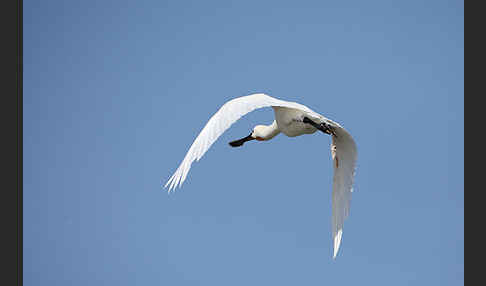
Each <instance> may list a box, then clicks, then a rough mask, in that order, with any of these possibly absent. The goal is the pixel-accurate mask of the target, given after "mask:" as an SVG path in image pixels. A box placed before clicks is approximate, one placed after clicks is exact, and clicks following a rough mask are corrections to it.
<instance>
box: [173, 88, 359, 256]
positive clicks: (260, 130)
mask: <svg viewBox="0 0 486 286" xmlns="http://www.w3.org/2000/svg"><path fill="white" fill-rule="evenodd" d="M262 107H272V108H273V110H274V112H275V120H274V121H273V123H272V124H270V125H268V126H266V125H257V126H255V128H254V129H253V131H252V132H251V134H250V135H248V136H246V137H244V138H242V139H239V140H235V141H232V142H230V143H229V144H230V145H231V146H232V147H239V146H242V145H243V143H245V142H247V141H250V140H255V139H256V140H258V141H267V140H270V139H272V138H273V137H275V136H276V135H278V134H279V133H280V132H282V133H283V134H285V135H287V136H289V137H295V136H299V135H302V134H312V133H314V132H316V131H317V130H320V131H322V132H324V133H326V134H329V135H331V136H332V143H331V156H332V159H333V161H334V178H333V188H332V237H333V240H334V254H333V259H335V258H336V254H337V252H338V250H339V246H340V244H341V238H342V233H343V223H344V220H345V219H346V218H347V217H348V215H349V208H350V202H351V193H352V192H353V182H354V175H355V166H356V158H357V150H356V144H355V142H354V140H353V138H352V137H351V135H350V134H349V133H348V132H347V131H346V130H345V129H344V128H343V127H342V126H341V125H339V124H338V123H336V122H334V121H332V120H330V119H327V118H325V117H324V116H322V115H320V114H318V113H316V112H314V111H312V110H311V109H309V108H308V107H306V106H304V105H302V104H299V103H295V102H288V101H284V100H280V99H276V98H273V97H271V96H268V95H266V94H263V93H257V94H252V95H248V96H242V97H238V98H235V99H232V100H230V101H228V102H226V103H225V104H224V105H223V106H222V107H221V108H220V109H219V110H218V111H217V112H216V113H215V114H214V115H213V116H212V117H211V118H210V119H209V121H208V123H207V124H206V126H204V128H203V129H202V131H201V133H199V135H198V136H197V138H196V140H194V143H192V145H191V147H190V148H189V151H188V152H187V154H186V156H185V157H184V160H182V163H181V164H180V166H179V168H177V170H176V171H175V173H174V174H173V175H172V177H170V179H169V180H168V182H167V183H166V184H165V186H164V187H167V186H169V190H168V192H169V193H170V191H171V190H174V189H175V188H176V187H177V186H179V187H180V186H181V185H182V183H183V182H184V180H185V179H186V176H187V173H188V172H189V169H190V168H191V164H192V162H193V161H194V160H196V161H199V159H201V157H202V156H203V155H204V153H205V152H206V151H207V150H208V149H209V147H211V145H212V144H213V143H214V142H215V141H216V140H217V139H218V137H219V136H221V134H223V132H224V131H225V130H226V129H228V128H229V127H230V126H231V125H232V124H233V123H235V122H236V121H237V120H238V119H239V118H240V117H242V116H243V115H245V114H247V113H249V112H251V111H253V110H255V109H257V108H262Z"/></svg>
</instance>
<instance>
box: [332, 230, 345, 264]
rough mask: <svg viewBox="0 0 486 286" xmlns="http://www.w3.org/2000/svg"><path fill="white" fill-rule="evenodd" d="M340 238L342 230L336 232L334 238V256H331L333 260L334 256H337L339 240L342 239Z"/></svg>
mask: <svg viewBox="0 0 486 286" xmlns="http://www.w3.org/2000/svg"><path fill="white" fill-rule="evenodd" d="M342 236H343V230H342V229H340V230H338V232H337V233H336V235H335V236H334V254H333V256H332V258H333V259H334V260H335V259H336V256H337V254H338V251H339V246H340V245H341V238H342Z"/></svg>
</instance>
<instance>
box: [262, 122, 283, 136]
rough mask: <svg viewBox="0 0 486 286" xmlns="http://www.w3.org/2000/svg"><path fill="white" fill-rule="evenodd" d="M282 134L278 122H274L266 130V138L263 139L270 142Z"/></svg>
mask: <svg viewBox="0 0 486 286" xmlns="http://www.w3.org/2000/svg"><path fill="white" fill-rule="evenodd" d="M279 133H280V129H278V125H277V121H276V120H274V121H273V123H272V124H270V125H268V126H267V128H266V129H265V134H264V135H265V136H264V137H263V139H264V140H270V139H272V138H273V137H275V136H277V135H278V134H279Z"/></svg>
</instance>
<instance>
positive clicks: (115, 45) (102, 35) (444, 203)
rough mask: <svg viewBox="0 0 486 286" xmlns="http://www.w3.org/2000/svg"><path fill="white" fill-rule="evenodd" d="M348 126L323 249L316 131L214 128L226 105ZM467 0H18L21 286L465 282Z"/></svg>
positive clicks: (321, 166)
mask: <svg viewBox="0 0 486 286" xmlns="http://www.w3.org/2000/svg"><path fill="white" fill-rule="evenodd" d="M256 92H264V93H267V94H269V95H271V96H274V97H277V98H280V99H284V100H289V101H296V102H299V103H302V104H305V105H307V106H308V107H309V108H311V109H313V110H315V111H316V112H319V113H321V114H322V115H324V116H326V117H328V118H330V119H333V120H335V121H337V122H339V123H340V124H341V125H343V126H344V127H345V128H346V129H347V130H348V131H349V132H350V133H351V134H352V135H353V137H354V138H355V140H356V143H357V146H358V163H357V172H356V180H355V192H354V193H353V200H352V203H351V212H350V216H349V218H348V219H347V220H346V222H345V224H344V232H343V240H342V244H341V249H340V251H339V253H338V256H337V258H336V260H335V261H333V260H332V241H331V239H332V238H331V224H330V222H331V189H332V172H333V170H332V162H331V155H330V148H329V145H330V142H331V140H330V137H329V136H327V135H325V134H322V133H315V134H313V135H306V136H301V137H296V138H288V137H286V136H285V135H282V134H281V135H278V136H277V137H275V138H274V139H273V140H272V141H269V142H256V141H252V142H248V143H247V144H245V145H244V146H243V147H242V148H234V149H233V148H231V147H229V146H228V144H227V142H229V141H231V140H234V139H237V138H241V137H244V136H246V135H248V133H249V131H250V130H251V129H252V128H253V126H254V125H257V124H269V123H271V121H272V120H273V111H272V109H271V108H266V109H261V110H258V111H254V112H252V113H250V114H248V115H247V116H245V117H243V118H242V119H241V120H240V121H238V122H237V123H236V124H234V125H233V126H232V127H231V128H230V129H229V130H228V131H227V132H226V133H224V134H223V135H222V136H221V137H220V138H219V140H218V141H216V143H215V144H214V145H213V146H212V147H211V149H210V150H209V151H208V152H207V153H206V154H205V156H204V157H203V158H202V159H201V160H200V161H199V162H195V163H194V164H193V166H192V169H191V171H190V172H189V176H188V178H187V180H186V182H185V183H184V184H183V186H182V188H181V189H177V190H176V192H175V193H173V194H170V195H168V194H167V192H166V190H165V189H162V188H161V184H164V183H165V182H166V180H167V179H168V178H169V177H170V176H171V175H172V173H173V172H174V171H175V169H176V168H177V166H178V165H179V163H180V162H181V160H182V159H183V157H184V155H185V153H186V151H187V150H188V148H189V146H190V145H191V144H192V141H193V140H194V138H195V137H196V136H197V134H198V133H199V131H200V130H201V129H202V128H203V126H204V125H205V124H206V122H207V120H208V119H209V118H210V117H211V116H212V114H213V113H214V112H216V111H217V110H218V108H219V107H220V106H221V105H222V104H224V103H225V102H226V101H227V100H229V99H232V98H235V97H239V96H243V95H248V94H251V93H256ZM463 126H464V2H463V1H443V0H441V1H416V0H413V1H388V0H382V1H357V0H356V1H346V0H344V1H155V0H154V1H31V0H25V1H24V145H23V148H24V149H23V150H24V162H23V163H24V240H23V243H24V252H23V253H24V257H23V258H24V285H28V286H30V285H46V286H54V285H83V286H85V285H117V286H118V285H211V286H216V285H462V284H464V131H463Z"/></svg>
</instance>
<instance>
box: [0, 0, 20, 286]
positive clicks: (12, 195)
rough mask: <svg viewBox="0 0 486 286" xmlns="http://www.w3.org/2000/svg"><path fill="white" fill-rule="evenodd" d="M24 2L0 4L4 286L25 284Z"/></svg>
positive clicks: (0, 220) (8, 0)
mask: <svg viewBox="0 0 486 286" xmlns="http://www.w3.org/2000/svg"><path fill="white" fill-rule="evenodd" d="M22 13H23V1H22V0H5V1H0V27H1V28H0V29H2V33H1V36H2V40H3V41H2V44H1V47H2V52H3V53H2V55H3V58H2V64H1V65H0V66H1V67H2V69H3V71H4V72H3V73H2V87H3V89H2V96H1V97H0V122H1V123H0V134H1V135H2V137H1V139H2V140H1V142H2V143H3V144H2V145H3V148H2V154H1V155H2V157H1V158H2V160H1V161H2V163H3V164H2V165H3V167H4V168H2V177H1V178H2V181H3V182H6V185H5V184H4V186H5V187H4V188H2V190H1V191H2V192H1V195H0V225H1V227H2V232H1V233H2V236H1V237H2V238H3V239H2V242H3V243H2V249H1V250H0V251H1V253H2V255H1V257H2V260H4V261H3V262H4V263H2V266H1V268H0V269H1V271H0V272H1V273H2V278H1V281H2V285H23V269H22V267H23V264H22V257H23V240H22V235H23V233H22V232H23V221H22V219H23V210H22V202H23V193H22V181H23V177H22V161H23V149H22V145H23V144H22V138H23V137H22V135H23V134H22V133H23V126H22V124H23V122H22V118H23V114H22V106H23V98H22V86H23V70H22V66H23V59H22V51H23V30H22V24H23V17H22Z"/></svg>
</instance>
